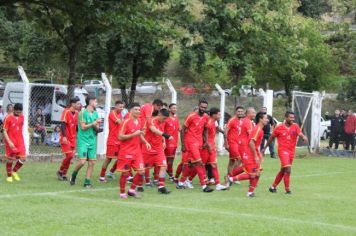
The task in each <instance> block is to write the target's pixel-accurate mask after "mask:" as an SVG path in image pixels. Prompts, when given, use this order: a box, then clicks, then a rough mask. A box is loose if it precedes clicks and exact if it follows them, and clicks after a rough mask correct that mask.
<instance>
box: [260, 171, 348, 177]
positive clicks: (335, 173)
mask: <svg viewBox="0 0 356 236" xmlns="http://www.w3.org/2000/svg"><path fill="white" fill-rule="evenodd" d="M346 173H355V171H354V170H353V171H334V172H320V173H315V174H308V175H293V170H292V175H291V178H308V177H319V176H329V175H338V174H346ZM261 178H263V173H262V177H261ZM275 178H276V177H267V178H263V179H275Z"/></svg>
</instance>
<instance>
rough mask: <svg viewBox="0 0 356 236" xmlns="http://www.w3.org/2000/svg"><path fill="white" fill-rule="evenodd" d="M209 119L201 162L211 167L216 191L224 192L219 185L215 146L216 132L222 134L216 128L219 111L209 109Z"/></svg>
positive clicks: (223, 187)
mask: <svg viewBox="0 0 356 236" xmlns="http://www.w3.org/2000/svg"><path fill="white" fill-rule="evenodd" d="M209 115H210V118H209V121H208V123H207V126H206V127H207V130H208V146H206V147H205V148H203V150H202V151H201V157H202V162H203V164H204V165H210V166H211V172H212V174H213V177H214V180H215V189H216V190H225V189H226V186H225V185H222V184H220V177H219V170H218V163H217V150H216V145H215V137H216V131H217V130H218V131H219V132H221V133H224V131H223V130H222V129H220V127H219V126H218V123H217V122H218V121H219V120H220V116H221V115H220V110H219V109H218V108H215V107H213V108H211V109H210V112H209Z"/></svg>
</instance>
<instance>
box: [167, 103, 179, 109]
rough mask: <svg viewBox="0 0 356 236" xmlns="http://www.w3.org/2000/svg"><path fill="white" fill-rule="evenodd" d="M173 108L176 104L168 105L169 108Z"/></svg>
mask: <svg viewBox="0 0 356 236" xmlns="http://www.w3.org/2000/svg"><path fill="white" fill-rule="evenodd" d="M173 106H177V104H175V103H171V104H169V106H168V107H169V108H171V107H173Z"/></svg>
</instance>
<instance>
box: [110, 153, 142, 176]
mask: <svg viewBox="0 0 356 236" xmlns="http://www.w3.org/2000/svg"><path fill="white" fill-rule="evenodd" d="M116 168H117V171H118V172H129V171H130V170H131V169H134V170H141V171H143V170H144V169H145V166H144V164H143V159H142V155H141V152H139V153H137V154H136V155H119V158H118V162H117V167H116Z"/></svg>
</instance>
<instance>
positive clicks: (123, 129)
mask: <svg viewBox="0 0 356 236" xmlns="http://www.w3.org/2000/svg"><path fill="white" fill-rule="evenodd" d="M128 122H129V119H126V120H124V122H123V123H122V125H121V129H120V132H119V133H123V134H125V133H126V131H127V126H128V125H127V123H128Z"/></svg>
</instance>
